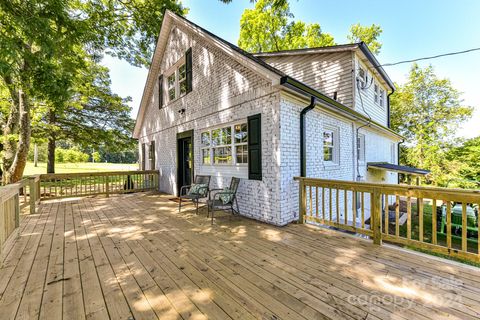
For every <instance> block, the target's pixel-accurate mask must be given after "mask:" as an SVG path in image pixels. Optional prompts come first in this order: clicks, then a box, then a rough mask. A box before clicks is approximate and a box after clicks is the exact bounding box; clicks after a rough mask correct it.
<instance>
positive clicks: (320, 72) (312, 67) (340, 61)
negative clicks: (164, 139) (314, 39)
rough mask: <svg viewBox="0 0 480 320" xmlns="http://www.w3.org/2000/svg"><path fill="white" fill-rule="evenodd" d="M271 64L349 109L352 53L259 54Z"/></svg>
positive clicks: (350, 102)
mask: <svg viewBox="0 0 480 320" xmlns="http://www.w3.org/2000/svg"><path fill="white" fill-rule="evenodd" d="M262 59H263V60H264V61H265V62H267V63H268V64H270V65H271V66H273V67H275V68H277V69H279V70H282V71H283V72H285V73H286V74H288V75H289V76H291V77H292V78H294V79H296V80H298V81H301V82H303V83H305V84H307V85H309V86H310V87H312V88H314V89H317V90H319V91H320V92H322V93H323V94H325V95H327V96H329V97H331V98H333V97H334V92H337V101H339V102H340V103H342V104H344V105H346V106H348V107H351V108H353V92H354V91H353V80H354V79H353V75H352V70H353V68H354V64H353V53H352V52H351V51H346V52H335V53H317V54H303V55H285V56H271V57H262Z"/></svg>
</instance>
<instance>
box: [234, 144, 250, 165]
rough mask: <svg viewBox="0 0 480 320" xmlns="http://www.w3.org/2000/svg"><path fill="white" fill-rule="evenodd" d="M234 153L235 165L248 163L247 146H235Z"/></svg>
mask: <svg viewBox="0 0 480 320" xmlns="http://www.w3.org/2000/svg"><path fill="white" fill-rule="evenodd" d="M235 153H236V154H237V163H248V146H246V145H241V146H236V147H235Z"/></svg>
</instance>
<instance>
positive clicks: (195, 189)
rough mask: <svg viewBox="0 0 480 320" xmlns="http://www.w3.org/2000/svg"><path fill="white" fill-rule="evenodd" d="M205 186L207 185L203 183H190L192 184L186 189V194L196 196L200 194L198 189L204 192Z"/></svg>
mask: <svg viewBox="0 0 480 320" xmlns="http://www.w3.org/2000/svg"><path fill="white" fill-rule="evenodd" d="M206 187H207V185H206V184H204V183H197V184H192V186H191V187H190V190H188V195H189V196H192V195H195V196H197V195H199V194H200V191H202V192H204V191H205V188H206Z"/></svg>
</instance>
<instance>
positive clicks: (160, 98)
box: [158, 74, 163, 109]
mask: <svg viewBox="0 0 480 320" xmlns="http://www.w3.org/2000/svg"><path fill="white" fill-rule="evenodd" d="M161 107H163V74H161V75H160V76H158V108H159V109H160V108H161Z"/></svg>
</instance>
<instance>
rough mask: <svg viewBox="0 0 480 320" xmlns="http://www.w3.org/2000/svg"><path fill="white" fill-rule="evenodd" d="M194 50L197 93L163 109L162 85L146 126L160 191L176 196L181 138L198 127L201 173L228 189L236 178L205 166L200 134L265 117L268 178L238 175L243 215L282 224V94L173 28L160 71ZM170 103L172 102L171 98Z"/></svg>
mask: <svg viewBox="0 0 480 320" xmlns="http://www.w3.org/2000/svg"><path fill="white" fill-rule="evenodd" d="M189 47H192V51H193V91H192V92H190V93H188V94H187V95H186V96H184V97H182V98H179V99H177V100H175V101H173V102H167V103H166V104H165V105H164V106H163V108H161V109H159V108H158V87H157V88H155V90H154V92H155V94H154V96H153V97H152V100H151V102H150V104H149V106H148V108H147V111H146V114H145V118H144V119H145V120H144V122H143V124H142V128H141V134H140V139H139V144H140V145H141V144H142V143H149V142H150V141H152V140H155V144H156V148H155V150H156V153H157V154H156V163H157V169H158V170H159V171H160V175H161V181H160V191H163V192H167V193H171V194H175V193H176V190H177V159H176V154H177V151H176V135H177V133H179V132H184V131H188V130H192V129H193V130H194V167H195V174H202V173H208V174H212V176H213V177H212V182H211V185H210V187H211V188H222V187H224V186H228V185H229V183H230V179H231V175H232V174H229V173H228V171H229V170H225V167H222V168H218V170H216V169H217V166H216V167H213V169H214V170H207V168H205V167H204V166H202V164H201V156H200V155H201V152H200V150H201V148H200V147H201V146H200V134H201V132H202V131H203V129H207V128H210V127H213V126H219V125H222V124H226V125H227V124H230V123H233V122H237V121H243V120H244V121H246V118H247V117H248V116H250V115H253V114H257V113H261V114H262V170H263V179H262V181H256V180H248V175H246V173H247V171H246V168H245V167H244V168H241V169H239V170H238V174H236V175H237V176H240V177H241V178H242V180H241V183H240V187H239V190H238V199H239V205H240V211H241V214H242V215H245V216H248V217H251V218H255V219H258V220H261V221H265V222H268V223H272V224H280V201H279V183H280V182H279V179H278V177H279V175H280V167H279V159H277V155H278V154H279V152H278V150H279V148H280V147H279V139H278V137H279V131H280V124H279V120H280V119H279V112H278V109H279V108H278V105H279V101H280V94H279V92H278V90H277V89H273V88H272V86H271V82H270V81H268V80H267V79H265V78H263V77H261V76H259V75H258V74H257V73H254V72H253V71H251V70H250V69H247V68H246V67H244V66H243V65H241V64H239V63H237V62H236V61H234V60H233V59H232V58H231V57H229V56H228V55H227V54H226V53H224V52H223V51H221V50H219V49H218V48H217V47H215V46H214V45H212V44H211V43H210V42H207V41H205V40H204V39H203V38H201V37H200V36H198V35H196V34H191V33H190V32H189V31H187V30H184V29H181V28H180V27H178V26H177V27H174V28H172V30H171V34H170V38H169V40H168V45H167V48H166V51H165V55H164V57H163V61H162V70H161V71H160V73H163V72H165V70H168V68H169V67H170V66H171V65H172V64H174V63H175V62H176V61H178V59H180V58H181V57H182V56H183V54H184V52H185V51H186V50H187V49H188V48H189ZM164 79H165V77H164ZM164 81H166V80H164ZM157 86H158V84H157ZM164 101H168V99H167V96H166V95H165V96H164ZM181 109H185V113H184V114H183V115H181V114H180V113H179V112H178V111H179V110H181ZM147 169H148V163H147ZM235 169H236V168H232V170H235ZM207 171H208V172H207Z"/></svg>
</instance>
